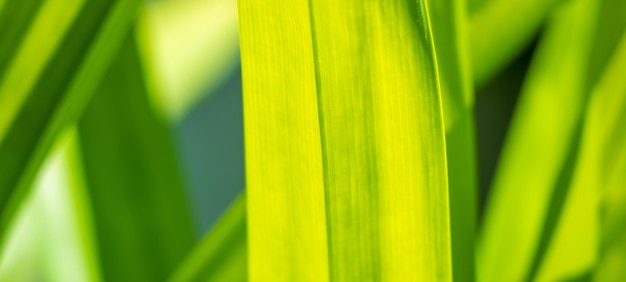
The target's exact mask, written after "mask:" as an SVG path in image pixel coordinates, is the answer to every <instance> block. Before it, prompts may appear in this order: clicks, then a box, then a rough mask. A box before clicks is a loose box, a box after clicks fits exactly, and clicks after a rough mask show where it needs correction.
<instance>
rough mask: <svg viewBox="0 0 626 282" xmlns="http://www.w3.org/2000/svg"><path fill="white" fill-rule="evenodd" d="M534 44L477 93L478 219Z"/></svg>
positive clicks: (483, 207) (481, 215)
mask: <svg viewBox="0 0 626 282" xmlns="http://www.w3.org/2000/svg"><path fill="white" fill-rule="evenodd" d="M536 45H537V40H536V39H535V42H533V43H532V44H531V46H529V47H528V48H527V49H526V50H525V51H524V53H522V54H521V55H520V56H519V57H518V58H517V59H516V60H515V61H514V62H513V63H512V64H511V65H509V66H508V67H507V68H506V69H505V70H504V71H502V72H501V73H499V74H498V75H497V76H496V77H495V78H494V79H493V80H491V81H490V82H489V83H488V84H487V85H486V86H485V87H483V88H482V89H480V90H479V91H477V92H476V108H475V115H476V137H477V139H478V142H477V144H478V168H479V169H478V179H479V188H480V195H479V208H480V209H479V214H478V218H479V222H481V221H482V220H481V219H482V217H483V213H484V209H485V203H486V201H487V197H488V195H489V190H490V188H491V182H492V180H493V177H494V174H495V170H496V167H497V165H498V161H499V156H500V152H501V150H502V145H503V144H504V140H505V138H506V134H507V129H508V127H509V123H510V122H511V118H512V116H513V112H514V110H515V104H516V102H517V98H518V96H519V94H520V91H521V88H522V85H523V83H524V78H525V76H526V71H527V70H528V66H529V65H530V61H531V59H532V55H533V52H534V51H535V48H536Z"/></svg>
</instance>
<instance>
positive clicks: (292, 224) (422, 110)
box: [239, 1, 451, 281]
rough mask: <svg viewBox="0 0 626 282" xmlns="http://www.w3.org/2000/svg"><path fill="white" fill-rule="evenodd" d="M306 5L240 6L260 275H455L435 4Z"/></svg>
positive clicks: (253, 255) (253, 236) (252, 234)
mask: <svg viewBox="0 0 626 282" xmlns="http://www.w3.org/2000/svg"><path fill="white" fill-rule="evenodd" d="M307 4H309V3H306V1H298V2H295V3H289V4H287V3H285V2H283V1H272V2H264V3H263V4H257V3H254V1H241V2H240V5H239V7H240V11H241V13H240V19H241V34H242V37H241V38H242V39H241V43H242V59H243V74H244V109H245V110H246V116H245V128H246V129H245V130H246V153H247V159H246V160H247V173H248V176H249V178H248V184H247V188H248V200H249V201H248V220H249V221H248V227H249V239H250V241H249V244H250V245H249V246H250V278H251V280H259V281H266V280H272V281H284V280H294V279H296V280H316V281H320V280H327V279H332V280H338V281H345V280H349V281H352V280H360V279H385V280H402V279H416V280H420V279H421V280H442V281H445V280H449V279H451V273H450V257H449V252H450V246H449V239H448V236H449V221H448V199H447V174H446V163H445V148H444V138H443V123H442V114H441V104H440V96H439V89H438V81H437V77H436V75H435V73H436V63H435V58H434V53H433V49H432V41H431V37H430V36H431V35H430V24H429V20H428V15H427V12H426V11H427V8H426V4H425V3H424V2H422V1H419V2H412V1H408V2H406V1H391V2H389V1H374V2H366V3H363V2H362V1H342V2H334V1H311V2H310V7H309V5H307ZM309 14H310V18H309V17H307V15H309ZM261 15H264V16H263V17H261ZM268 15H269V16H268ZM302 18H304V19H305V20H304V21H303V20H302ZM366 18H367V19H368V20H365V19H366ZM268 19H271V20H268ZM308 21H310V22H311V24H310V25H309V22H308ZM270 32H271V34H269V35H268V33H270ZM309 34H311V35H312V36H313V39H312V40H311V38H310V36H308V35H309ZM311 45H313V48H311ZM297 74H299V75H298V76H297V78H296V80H295V81H294V80H293V78H291V76H293V75H297ZM294 93H297V94H294ZM267 95H270V96H267ZM316 100H317V101H316ZM316 102H317V103H316ZM316 105H317V107H319V116H318V109H317V107H316ZM318 122H319V128H320V130H321V134H320V133H319V132H317V131H316V130H315V129H316V128H318V125H317V124H318ZM320 139H321V143H320V141H319V140H320ZM320 147H321V152H320V149H319V148H320ZM320 155H322V156H323V163H322V160H321V158H320V157H321V156H320ZM303 161H306V163H307V164H309V165H310V166H307V167H303V166H302V164H301V162H303ZM322 165H323V170H324V171H323V181H324V182H323V184H322V183H321V180H322V173H321V169H322ZM303 180H308V181H306V185H301V181H303ZM311 180H313V181H311ZM296 187H297V189H296ZM427 187H428V188H427ZM324 190H325V201H324V198H323V197H324V195H323V194H322V192H323V191H324ZM306 193H309V197H306ZM324 204H325V205H326V208H325V209H324ZM324 212H326V215H325V220H324V218H323V217H324ZM313 216H314V218H313V220H311V219H312V217H313ZM305 220H307V221H309V222H310V224H312V225H313V226H312V227H310V226H307V228H306V232H308V234H307V236H303V237H300V236H298V234H300V233H303V232H304V231H303V230H302V229H303V227H302V226H301V222H302V221H305ZM287 230H289V232H286V231H287ZM326 233H327V234H328V237H327V238H326V237H325V235H326ZM311 234H313V235H311ZM302 238H306V239H305V240H306V242H302ZM325 240H328V247H327V249H328V255H326V254H325V252H324V251H325V250H326V247H324V246H323V245H325V244H326V242H324V241H325ZM296 242H297V244H299V245H298V247H295V248H294V247H293V246H294V244H296ZM303 245H304V246H306V248H305V249H302V248H301V247H302V246H303ZM320 245H322V246H320ZM310 246H316V247H318V249H317V250H310V249H309V248H310ZM327 258H328V261H326V259H327ZM326 268H328V270H327V271H328V272H327V271H326Z"/></svg>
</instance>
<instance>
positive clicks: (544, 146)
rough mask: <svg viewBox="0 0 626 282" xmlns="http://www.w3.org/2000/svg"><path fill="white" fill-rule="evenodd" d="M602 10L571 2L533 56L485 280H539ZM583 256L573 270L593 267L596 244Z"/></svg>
mask: <svg viewBox="0 0 626 282" xmlns="http://www.w3.org/2000/svg"><path fill="white" fill-rule="evenodd" d="M598 6H599V4H598V2H597V1H595V0H576V1H571V2H567V3H564V4H563V6H561V7H559V9H558V10H557V11H555V14H554V15H553V18H552V19H551V21H550V24H549V26H548V29H547V31H546V33H545V35H544V36H543V38H542V40H541V42H540V45H539V47H538V51H537V53H536V54H535V56H534V58H533V62H532V65H531V68H530V70H529V75H528V77H527V79H526V82H525V85H524V88H523V90H522V94H521V95H522V96H521V98H520V101H519V102H518V105H517V107H516V109H515V113H514V117H513V121H512V124H511V126H510V129H509V132H508V135H507V139H506V143H505V145H504V148H503V152H502V155H501V158H500V163H499V165H498V169H497V171H496V176H495V178H494V183H493V187H492V191H491V195H490V198H489V202H488V203H487V204H488V205H487V208H486V209H487V210H486V215H485V219H484V224H483V229H482V233H481V236H480V238H479V242H478V270H479V272H478V273H479V277H480V280H481V281H502V280H505V281H521V280H523V279H525V278H526V277H527V276H528V275H531V276H533V274H532V272H533V270H532V269H533V266H532V265H533V259H534V258H537V257H536V256H535V253H536V251H537V248H538V245H539V244H540V242H541V240H543V239H541V234H542V230H543V227H544V222H545V220H546V217H547V216H548V213H549V206H550V203H551V199H552V195H553V193H554V191H555V187H557V186H558V185H559V181H560V180H559V175H561V174H562V173H563V171H564V170H565V169H566V167H567V165H568V164H567V159H566V158H567V154H568V151H571V150H577V149H576V148H573V149H570V148H572V146H576V142H574V140H575V138H576V137H575V136H576V132H577V128H578V127H579V124H580V121H581V116H582V115H583V111H584V105H585V103H586V101H587V96H588V95H587V94H588V91H587V89H588V80H587V79H586V76H587V74H588V73H587V70H588V67H589V59H590V55H591V50H592V43H593V42H592V39H593V32H594V31H595V29H594V27H595V22H596V17H597V10H598ZM565 187H568V185H567V184H565ZM559 197H561V196H558V194H557V196H556V197H555V198H554V199H556V200H558V199H559ZM562 197H565V195H562ZM590 248H591V249H590ZM577 253H578V254H580V256H571V257H569V258H565V259H567V260H568V263H569V265H570V269H569V270H572V268H573V269H576V268H579V267H587V266H588V264H589V263H590V262H589V260H590V259H592V257H593V242H591V241H590V242H588V243H587V244H585V245H584V246H579V247H578V250H577ZM540 259H541V258H540ZM577 270H580V271H582V270H585V269H584V268H583V269H577ZM529 273H530V274H529ZM557 278H564V277H557Z"/></svg>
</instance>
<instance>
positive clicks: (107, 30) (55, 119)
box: [0, 0, 138, 236]
mask: <svg viewBox="0 0 626 282" xmlns="http://www.w3.org/2000/svg"><path fill="white" fill-rule="evenodd" d="M137 2H138V1H135V0H132V1H105V0H94V1H88V2H86V3H84V4H83V5H82V6H81V5H79V4H80V2H69V1H61V0H55V1H47V2H46V3H45V5H44V6H43V7H42V10H41V14H40V15H39V16H38V17H37V18H36V19H35V22H34V23H33V27H32V29H31V31H30V32H29V35H26V37H29V36H32V39H25V41H24V45H23V46H22V47H21V49H20V51H18V52H17V53H19V55H17V57H15V58H14V61H13V63H12V64H13V65H12V66H11V67H9V69H7V70H8V71H7V72H6V74H5V76H4V77H2V78H1V79H2V85H1V87H2V89H1V90H0V99H2V101H0V105H1V106H0V107H1V110H0V112H2V113H3V114H2V115H3V116H2V119H0V139H1V140H0V142H1V143H0V167H2V168H3V169H2V170H0V214H1V219H0V236H4V233H5V229H6V228H7V225H8V224H9V222H10V220H11V218H12V217H13V214H14V213H15V211H16V209H17V207H18V206H19V205H20V203H21V200H22V198H23V197H24V196H25V195H26V194H27V193H28V191H29V189H30V187H31V183H32V180H33V178H34V176H35V174H36V173H37V171H38V169H39V167H40V166H41V163H42V162H43V159H44V157H45V156H46V155H47V152H48V150H49V148H50V147H51V145H52V143H53V141H54V140H55V137H56V136H57V135H58V133H59V131H60V130H62V129H63V128H65V127H66V126H67V125H68V124H70V123H71V122H73V121H75V120H76V119H77V117H78V116H79V114H80V112H81V110H82V108H83V106H84V104H86V102H87V101H88V100H89V98H90V96H91V92H92V90H93V88H95V87H96V83H97V82H99V79H100V77H101V76H102V74H103V72H104V70H105V68H106V67H107V65H108V63H109V60H110V58H111V57H112V56H113V55H114V52H115V50H116V49H117V47H118V45H119V43H120V41H121V40H122V35H123V34H124V33H125V32H126V31H127V28H128V25H129V23H130V20H131V18H132V16H133V15H134V11H135V8H136V5H137ZM7 5H8V4H7ZM77 9H78V10H77ZM72 11H78V13H77V14H76V16H74V14H73V12H72ZM69 23H72V25H71V26H69V27H67V31H66V28H65V26H66V25H67V24H69ZM57 24H58V25H57ZM48 28H50V29H51V30H52V31H54V32H52V33H48V32H46V31H47V30H48ZM63 34H64V35H63ZM40 36H41V37H40ZM48 36H50V37H48ZM61 38H62V39H61ZM49 39H50V42H48V43H45V44H42V45H41V46H39V45H37V44H36V43H37V42H38V41H40V40H43V41H48V40H49ZM60 39H61V40H60ZM59 40H60V41H59ZM57 43H58V46H56V45H57ZM55 46H56V47H55ZM40 47H41V48H43V50H39V48H40ZM46 52H49V54H51V55H50V56H49V58H48V55H46ZM17 53H16V54H17ZM40 56H41V57H40ZM22 58H23V59H22ZM6 101H10V102H6ZM5 102H6V103H5Z"/></svg>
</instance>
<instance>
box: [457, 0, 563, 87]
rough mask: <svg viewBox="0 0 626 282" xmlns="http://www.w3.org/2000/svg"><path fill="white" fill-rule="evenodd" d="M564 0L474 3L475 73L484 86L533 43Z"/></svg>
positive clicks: (486, 0)
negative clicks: (544, 24)
mask: <svg viewBox="0 0 626 282" xmlns="http://www.w3.org/2000/svg"><path fill="white" fill-rule="evenodd" d="M559 2H567V1H560V0H525V1H510V0H473V1H470V9H469V15H470V16H469V32H470V42H471V45H470V50H471V58H472V73H473V75H474V80H475V83H476V85H477V86H479V87H480V86H482V85H484V84H485V83H486V82H488V81H489V80H490V79H491V78H492V77H493V76H494V75H496V74H498V73H499V72H500V71H502V69H503V68H504V67H506V66H507V65H508V64H510V63H511V62H513V59H515V57H516V56H517V55H518V54H519V53H521V52H522V51H523V50H524V48H526V46H527V45H528V44H530V43H531V41H532V39H533V38H534V36H535V34H537V32H538V31H539V29H540V27H541V26H542V24H543V23H544V21H545V20H546V18H547V17H548V15H549V14H550V12H551V11H552V10H553V8H554V7H555V6H556V5H557V4H558V3H559Z"/></svg>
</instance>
